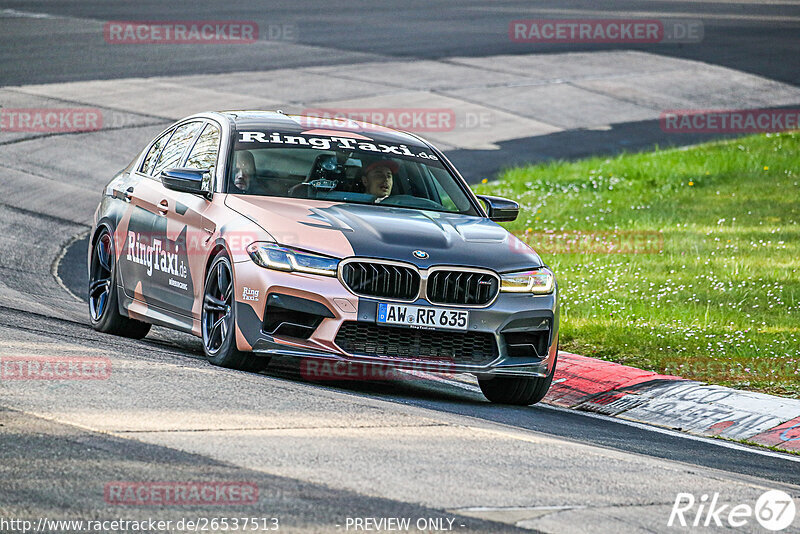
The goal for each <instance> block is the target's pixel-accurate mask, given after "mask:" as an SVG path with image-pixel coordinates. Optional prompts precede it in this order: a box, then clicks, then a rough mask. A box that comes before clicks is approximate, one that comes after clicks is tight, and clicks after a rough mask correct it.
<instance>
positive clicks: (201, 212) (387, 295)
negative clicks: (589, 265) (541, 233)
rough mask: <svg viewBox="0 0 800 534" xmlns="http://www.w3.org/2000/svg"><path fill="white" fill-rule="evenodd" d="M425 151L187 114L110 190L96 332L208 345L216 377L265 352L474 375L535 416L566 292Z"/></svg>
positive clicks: (93, 308) (497, 397)
mask: <svg viewBox="0 0 800 534" xmlns="http://www.w3.org/2000/svg"><path fill="white" fill-rule="evenodd" d="M518 212H519V206H518V204H517V203H516V202H513V201H511V200H506V199H502V198H498V197H489V196H476V195H475V194H474V193H473V192H472V190H471V189H470V188H469V186H468V185H467V183H466V181H465V180H464V179H463V178H462V177H461V175H460V174H459V173H458V171H457V170H456V169H455V168H454V167H453V165H452V164H451V163H450V162H449V161H448V159H447V158H446V157H445V156H444V154H442V152H441V151H439V150H438V149H436V148H435V147H434V146H433V145H432V144H431V143H429V142H427V141H425V140H423V139H422V138H420V137H418V136H416V135H413V134H410V133H406V132H401V131H397V130H393V129H390V128H385V127H382V126H378V125H374V124H369V123H364V122H360V121H353V120H348V119H329V118H328V119H326V118H315V117H305V116H299V115H288V114H285V113H283V112H280V111H276V112H271V111H226V112H209V113H201V114H197V115H192V116H190V117H187V118H185V119H182V120H180V121H178V122H176V123H174V124H172V125H171V126H170V127H169V128H167V129H165V130H164V131H163V132H161V133H159V134H158V135H157V136H156V137H155V139H153V140H152V141H151V142H150V143H149V144H148V145H147V146H146V147H145V148H144V149H143V150H142V151H141V152H140V153H139V154H138V155H137V156H136V157H135V159H134V160H133V161H132V162H131V163H130V164H129V165H128V166H127V167H126V168H125V169H123V170H122V171H120V172H119V173H117V175H116V176H114V178H113V179H112V180H111V181H110V182H109V183H108V185H107V186H106V187H105V189H104V192H103V196H102V200H101V201H100V204H99V205H98V207H97V210H96V211H95V214H94V221H93V222H94V224H93V228H92V231H91V234H90V239H89V250H88V270H89V291H88V293H89V299H88V303H89V312H90V317H91V322H92V326H93V327H94V328H95V329H96V330H99V331H101V332H107V333H111V334H117V335H123V336H128V337H132V338H142V337H144V336H145V335H146V334H147V333H148V331H149V329H150V326H151V325H160V326H165V327H168V328H172V329H176V330H180V331H183V332H188V333H191V334H193V335H195V336H198V337H200V338H202V345H203V350H204V351H205V354H206V356H207V358H208V360H209V361H210V362H211V363H212V364H215V365H220V366H224V367H229V368H235V369H240V370H248V371H260V370H263V369H264V368H265V367H266V365H267V364H268V362H269V359H270V357H271V356H273V355H281V356H292V357H297V358H301V359H303V360H304V361H305V360H306V359H308V360H310V361H327V362H331V361H333V362H336V363H339V362H347V363H358V364H363V365H365V366H366V365H370V366H375V365H390V366H393V367H396V368H398V369H414V370H419V371H432V372H440V373H441V372H449V373H472V374H474V375H476V376H477V379H478V383H479V385H480V388H481V390H482V392H483V393H484V395H485V396H486V397H487V399H489V400H490V401H493V402H498V403H506V404H518V405H530V404H533V403H536V402H538V401H540V400H541V399H542V398H543V397H544V395H545V394H546V393H547V391H548V388H549V387H550V384H551V382H552V379H553V374H554V372H555V368H556V361H557V354H558V329H559V304H558V286H557V283H556V279H555V275H554V274H553V272H552V271H551V270H550V269H549V268H548V267H547V266H546V265H545V264H544V263H543V262H542V260H541V258H540V256H539V255H538V254H537V253H536V252H535V251H534V250H533V249H531V248H530V247H529V246H528V245H527V244H525V243H524V242H523V241H521V240H520V239H518V238H517V237H515V236H514V235H513V234H511V233H510V232H508V231H507V230H505V229H504V228H503V227H502V226H500V225H499V224H497V223H498V222H503V221H513V220H514V219H516V217H517V215H518Z"/></svg>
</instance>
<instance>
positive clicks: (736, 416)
mask: <svg viewBox="0 0 800 534" xmlns="http://www.w3.org/2000/svg"><path fill="white" fill-rule="evenodd" d="M558 358H559V359H558V367H557V368H556V376H555V378H554V380H553V385H552V387H551V388H550V392H549V393H548V394H547V396H546V397H545V398H544V401H543V402H545V403H547V404H552V405H556V406H561V407H565V408H571V409H575V410H584V411H590V412H597V413H601V414H605V415H610V416H614V417H619V418H621V419H627V420H630V421H637V422H640V423H648V424H653V425H658V426H662V427H667V428H671V429H674V430H681V431H684V432H690V433H692V434H699V435H702V436H721V437H725V438H730V439H736V440H747V441H752V442H754V443H759V444H761V445H769V446H773V447H777V448H780V449H784V450H790V451H800V400H797V399H787V398H783V397H775V396H772V395H765V394H763V393H753V392H750V391H740V390H736V389H731V388H726V387H722V386H713V385H708V384H703V383H701V382H695V381H693V380H685V379H683V378H680V377H677V376H670V375H660V374H657V373H653V372H649V371H643V370H641V369H636V368H635V367H628V366H626V365H620V364H618V363H612V362H606V361H603V360H598V359H595V358H587V357H586V356H578V355H577V354H569V353H566V352H561V353H559V355H558Z"/></svg>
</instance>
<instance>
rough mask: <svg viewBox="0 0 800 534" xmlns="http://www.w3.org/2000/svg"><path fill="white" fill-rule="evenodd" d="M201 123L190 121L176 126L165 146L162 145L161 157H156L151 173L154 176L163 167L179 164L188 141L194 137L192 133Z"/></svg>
mask: <svg viewBox="0 0 800 534" xmlns="http://www.w3.org/2000/svg"><path fill="white" fill-rule="evenodd" d="M202 124H203V123H202V122H190V123H187V124H184V125H182V126H178V128H177V129H176V130H175V133H174V134H173V135H172V138H171V139H170V140H169V142H168V143H167V146H165V147H164V151H163V152H162V153H161V157H160V158H158V163H156V166H155V168H154V169H153V174H154V175H155V176H158V175H159V174H161V171H163V170H164V169H169V168H172V167H177V166H178V165H179V164H180V162H181V156H183V153H184V152H185V151H186V148H187V147H188V146H189V143H191V141H192V139H193V138H194V134H195V133H197V130H199V129H200V126H201V125H202Z"/></svg>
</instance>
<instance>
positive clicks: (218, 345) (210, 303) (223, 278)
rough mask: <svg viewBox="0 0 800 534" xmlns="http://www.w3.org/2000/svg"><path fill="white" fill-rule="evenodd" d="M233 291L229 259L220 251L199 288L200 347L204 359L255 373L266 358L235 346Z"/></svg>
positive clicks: (267, 362) (262, 365) (215, 363)
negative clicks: (201, 308) (201, 304)
mask: <svg viewBox="0 0 800 534" xmlns="http://www.w3.org/2000/svg"><path fill="white" fill-rule="evenodd" d="M234 293H235V292H234V283H233V269H232V268H231V261H230V259H229V258H228V255H227V254H226V253H225V252H224V251H222V252H220V253H219V254H217V255H216V256H215V257H214V261H212V262H211V267H210V268H209V269H208V273H207V274H206V282H205V286H204V289H203V312H202V315H201V329H202V332H203V351H204V352H205V354H206V357H207V358H208V361H209V362H211V363H212V364H214V365H219V366H220V367H227V368H229V369H238V370H240V371H250V372H254V373H257V372H259V371H263V370H264V369H265V368H266V367H267V365H268V364H269V358H267V357H261V356H255V355H253V354H249V353H247V352H242V351H240V350H239V349H237V348H236V303H235V301H234V298H233V295H234Z"/></svg>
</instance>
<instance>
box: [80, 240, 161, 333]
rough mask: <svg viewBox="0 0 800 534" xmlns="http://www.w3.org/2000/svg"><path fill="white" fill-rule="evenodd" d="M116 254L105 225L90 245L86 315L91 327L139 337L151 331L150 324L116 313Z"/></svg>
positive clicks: (117, 306)
mask: <svg viewBox="0 0 800 534" xmlns="http://www.w3.org/2000/svg"><path fill="white" fill-rule="evenodd" d="M115 258H116V255H115V254H114V236H112V235H111V232H110V231H109V230H108V229H103V230H102V231H101V232H100V235H98V236H97V239H96V240H95V243H94V245H92V256H91V260H90V261H91V263H90V264H89V318H90V319H91V321H92V328H94V329H95V330H97V331H98V332H104V333H106V334H113V335H116V336H124V337H129V338H133V339H142V338H143V337H144V336H146V335H147V333H148V332H149V331H150V324H149V323H144V322H142V321H137V320H135V319H130V318H129V317H125V316H123V315H122V314H120V313H119V296H118V295H117V264H116V261H114V260H115Z"/></svg>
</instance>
